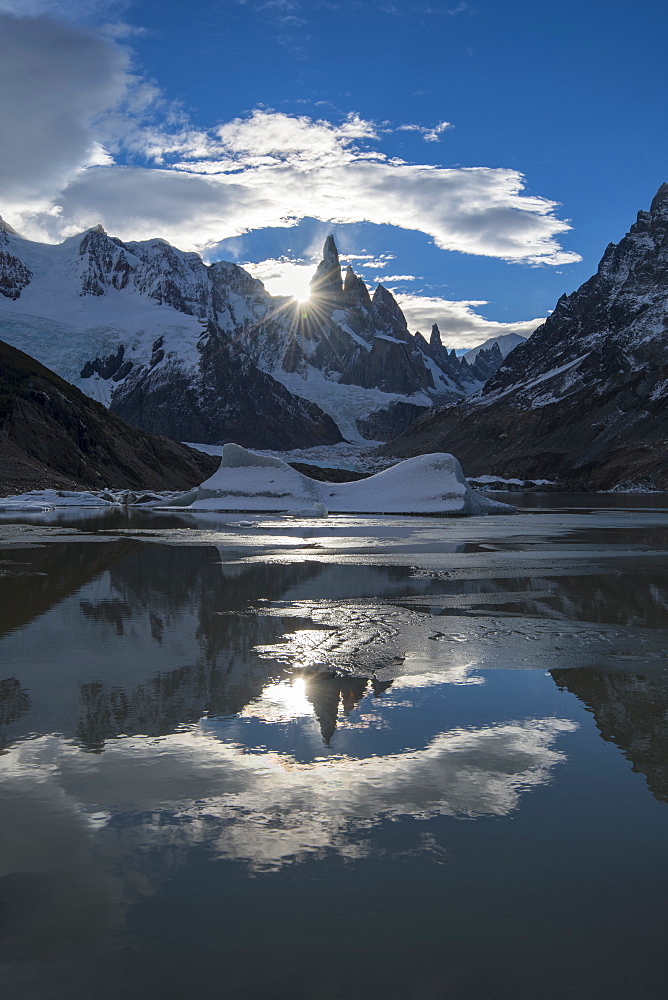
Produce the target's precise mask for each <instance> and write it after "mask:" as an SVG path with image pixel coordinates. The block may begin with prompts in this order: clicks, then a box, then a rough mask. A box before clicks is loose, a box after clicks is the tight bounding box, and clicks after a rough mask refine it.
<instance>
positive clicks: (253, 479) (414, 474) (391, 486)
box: [190, 444, 515, 516]
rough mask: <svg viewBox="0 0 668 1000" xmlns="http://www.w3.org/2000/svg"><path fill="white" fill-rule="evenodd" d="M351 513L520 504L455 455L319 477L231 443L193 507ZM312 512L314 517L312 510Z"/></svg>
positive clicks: (465, 511) (457, 510) (476, 510)
mask: <svg viewBox="0 0 668 1000" xmlns="http://www.w3.org/2000/svg"><path fill="white" fill-rule="evenodd" d="M305 508H306V509H308V510H309V511H311V512H312V511H314V510H317V511H319V513H318V514H317V515H316V516H323V510H322V509H321V508H324V512H326V511H331V512H334V513H351V514H452V515H460V516H461V515H471V514H510V513H514V512H515V508H514V507H511V506H509V505H508V504H502V503H497V502H496V501H494V500H490V499H489V498H488V497H484V496H481V495H480V494H479V493H476V492H475V491H474V490H472V489H471V487H470V486H469V485H468V483H467V482H466V479H465V478H464V473H463V472H462V469H461V466H460V464H459V462H458V461H457V459H456V458H455V457H454V456H453V455H448V454H446V453H441V452H438V453H436V454H433V455H420V456H418V457H417V458H409V459H406V460H405V461H404V462H399V463H398V464H397V465H394V466H392V467H391V468H389V469H385V470H384V471H383V472H378V473H376V475H374V476H369V477H368V479H362V480H359V481H357V482H352V483H326V482H316V481H315V480H314V479H309V478H308V477H307V476H303V475H302V474H301V473H300V472H297V471H296V469H293V468H292V467H291V466H289V465H288V464H287V463H286V462H283V461H281V459H279V458H270V457H268V456H266V455H258V454H256V453H255V452H252V451H247V450H246V449H245V448H242V447H240V445H237V444H226V445H225V446H224V447H223V456H222V461H221V464H220V468H219V469H218V471H217V472H215V473H214V474H213V476H211V477H210V478H209V479H207V480H206V482H204V483H202V485H201V486H200V487H199V488H198V490H197V496H196V499H195V501H194V502H193V503H192V505H191V507H190V509H191V510H220V511H223V510H238V511H250V510H263V511H275V512H285V513H291V514H300V515H301V516H305V515H304V513H303V512H304V509H305ZM310 516H314V515H313V514H312V513H311V515H310Z"/></svg>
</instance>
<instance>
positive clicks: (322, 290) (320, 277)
mask: <svg viewBox="0 0 668 1000" xmlns="http://www.w3.org/2000/svg"><path fill="white" fill-rule="evenodd" d="M311 295H313V296H315V297H317V298H320V299H332V298H333V299H336V300H338V299H340V298H341V297H342V296H343V279H342V278H341V264H340V263H339V251H338V250H337V249H336V243H335V242H334V237H333V236H332V235H331V234H330V235H329V236H328V237H327V239H326V240H325V245H324V247H323V248H322V260H321V261H320V263H319V264H318V267H317V268H316V272H315V274H314V275H313V277H312V278H311Z"/></svg>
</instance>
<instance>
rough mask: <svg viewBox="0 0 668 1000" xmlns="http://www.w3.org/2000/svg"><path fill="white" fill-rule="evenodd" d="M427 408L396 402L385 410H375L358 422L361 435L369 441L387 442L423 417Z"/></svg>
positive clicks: (400, 401) (401, 401)
mask: <svg viewBox="0 0 668 1000" xmlns="http://www.w3.org/2000/svg"><path fill="white" fill-rule="evenodd" d="M428 410H429V408H428V407H426V406H416V405H415V404H414V403H405V402H404V401H403V400H400V399H399V400H397V402H396V403H393V404H392V405H391V406H388V407H387V408H386V409H385V410H376V411H375V412H374V413H371V414H370V415H369V416H368V417H367V419H366V420H359V421H358V425H359V429H360V431H361V433H362V434H363V435H364V437H365V438H367V440H369V441H389V440H390V439H391V438H393V437H396V436H397V434H401V433H402V432H403V431H405V430H406V429H407V428H408V427H410V426H411V424H413V423H414V422H415V421H416V420H417V419H418V418H419V417H423V416H424V415H425V413H426V412H428Z"/></svg>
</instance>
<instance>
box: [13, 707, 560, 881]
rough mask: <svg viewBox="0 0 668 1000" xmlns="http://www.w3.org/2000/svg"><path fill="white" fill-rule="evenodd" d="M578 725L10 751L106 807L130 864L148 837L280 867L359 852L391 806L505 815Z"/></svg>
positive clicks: (34, 775) (20, 772)
mask: <svg viewBox="0 0 668 1000" xmlns="http://www.w3.org/2000/svg"><path fill="white" fill-rule="evenodd" d="M575 728H576V726H575V724H574V723H573V722H570V721H567V720H562V719H554V718H548V719H542V720H529V721H526V722H510V723H505V724H501V725H495V726H488V727H484V728H480V729H469V730H463V729H455V730H451V731H450V732H446V733H441V734H440V735H438V736H436V737H435V739H433V740H432V741H431V742H430V743H429V744H428V746H426V747H425V748H424V749H421V750H410V751H406V752H403V753H395V754H391V755H387V756H384V757H368V758H363V759H353V758H350V757H344V756H341V757H328V758H324V759H319V760H316V761H315V762H314V763H311V764H301V763H298V762H297V761H296V760H295V759H294V757H292V756H291V755H289V754H281V753H276V752H267V753H251V752H248V751H246V750H245V749H244V748H243V747H240V746H239V745H237V744H231V743H222V742H219V741H217V740H214V739H212V738H210V736H209V735H208V733H207V729H206V723H203V724H202V726H201V728H199V729H195V730H192V731H190V732H186V733H179V734H176V735H174V736H170V737H166V738H163V739H159V740H155V741H151V742H150V743H149V742H147V741H144V740H140V739H126V740H122V741H120V742H118V743H116V744H112V745H110V746H109V748H108V749H107V751H106V753H105V754H104V756H103V757H91V756H86V755H81V754H79V753H78V752H77V751H76V750H75V749H74V748H73V747H71V746H69V745H66V744H64V743H63V742H62V741H59V740H56V739H55V738H50V739H46V740H39V741H35V742H33V743H26V744H24V745H23V746H22V747H21V748H20V749H18V750H16V751H13V752H12V753H11V755H10V756H9V757H8V758H6V761H7V764H8V772H7V773H6V775H5V780H10V779H12V778H13V779H14V780H18V779H19V777H20V778H21V780H22V781H23V782H24V784H25V787H26V791H27V793H28V794H34V790H35V787H36V785H38V784H39V783H41V782H43V781H45V780H46V778H47V777H48V776H49V775H50V776H51V777H52V779H53V780H54V781H56V782H58V783H59V784H60V786H61V788H62V789H63V794H66V795H67V797H68V799H69V800H70V801H72V802H75V801H76V802H77V803H78V808H80V809H83V810H85V811H86V812H90V813H91V814H96V815H97V816H98V822H97V825H96V826H95V827H93V826H91V828H90V836H91V837H96V838H100V839H101V840H102V841H103V842H104V841H105V840H110V842H111V843H113V844H114V845H115V846H114V850H116V851H118V850H120V851H121V852H123V851H124V850H125V851H127V852H128V853H129V854H132V856H133V861H132V862H131V863H130V865H132V864H137V858H141V857H143V856H145V853H146V852H149V851H150V852H154V851H158V852H162V851H165V850H166V849H168V848H169V849H170V850H175V849H178V850H184V849H186V848H188V847H190V846H193V845H197V844H199V845H204V846H206V847H207V848H208V849H209V850H210V851H211V852H212V853H213V855H214V856H216V857H219V858H228V859H232V860H237V861H242V862H245V863H247V864H249V865H250V866H251V867H252V868H254V869H258V870H262V869H275V868H279V867H281V866H282V865H284V864H286V863H291V862H294V861H298V860H300V859H303V858H305V857H307V856H309V855H313V854H317V853H320V852H322V851H324V850H327V849H331V850H334V851H335V852H337V853H339V854H343V855H346V856H347V855H348V853H349V852H350V851H351V850H353V849H354V839H355V834H356V833H358V832H359V831H360V830H362V829H368V828H369V827H372V826H374V825H376V824H378V823H379V822H380V821H381V820H383V819H387V818H390V819H398V818H401V817H414V818H426V817H430V816H466V817H478V816H506V815H508V814H509V813H511V812H512V811H513V810H515V809H516V808H517V807H518V804H519V800H520V797H521V795H522V793H523V792H526V791H528V790H530V789H531V788H534V787H536V786H539V785H542V784H545V783H546V782H547V781H548V780H549V775H550V771H551V769H552V768H553V767H554V765H555V764H556V763H557V762H558V761H560V760H562V759H563V754H561V753H560V752H558V751H556V750H555V749H554V748H553V747H554V743H555V741H556V740H557V738H558V737H559V736H560V735H561V734H562V733H566V732H572V731H573V730H574V729H575ZM139 764H141V766H138V765H139ZM104 813H108V814H110V815H112V816H114V815H115V814H118V813H122V814H131V815H132V821H131V822H130V823H128V824H127V826H126V825H125V824H124V821H123V817H122V816H120V817H117V818H115V819H112V820H111V821H110V822H109V823H108V824H107V825H106V827H105V824H104ZM10 821H11V817H10V816H7V817H6V822H10ZM128 840H129V841H130V842H129V843H125V841H128Z"/></svg>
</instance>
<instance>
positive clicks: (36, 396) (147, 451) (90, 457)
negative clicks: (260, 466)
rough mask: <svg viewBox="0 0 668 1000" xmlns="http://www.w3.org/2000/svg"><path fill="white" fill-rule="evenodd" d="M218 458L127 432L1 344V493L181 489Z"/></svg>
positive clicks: (97, 405) (71, 388) (207, 473)
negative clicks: (66, 490)
mask: <svg viewBox="0 0 668 1000" xmlns="http://www.w3.org/2000/svg"><path fill="white" fill-rule="evenodd" d="M217 466H218V460H217V459H215V458H212V457H211V456H209V455H203V454H201V453H200V452H196V451H193V450H192V449H190V448H186V447H185V446H184V445H180V444H177V443H176V442H175V441H169V440H168V439H167V438H160V437H153V436H152V435H150V434H145V433H142V432H141V431H139V430H136V429H135V428H134V427H130V426H129V425H128V424H126V423H125V421H123V420H121V419H119V417H117V416H115V415H114V414H111V413H109V412H108V410H106V409H105V408H104V407H103V406H101V404H100V403H96V402H94V401H93V400H92V399H89V398H88V396H85V395H84V394H83V393H82V392H80V390H79V389H76V388H75V387H74V386H72V385H70V384H69V383H68V382H65V381H64V380H63V379H61V378H59V377H58V376H57V375H54V373H53V372H51V371H49V369H48V368H44V366H43V365H40V364H39V362H37V361H35V360H34V359H33V358H31V357H29V356H28V355H27V354H24V353H23V352H22V351H17V350H16V348H14V347H10V346H9V345H8V344H5V343H3V342H2V341H0V495H5V496H6V495H7V494H12V493H20V492H24V491H25V490H31V489H35V488H38V487H39V488H42V489H43V488H45V487H53V488H57V489H59V488H65V489H102V488H104V487H111V488H126V487H127V488H131V489H136V488H140V489H156V490H169V489H188V488H189V487H192V486H196V485H198V484H199V483H200V482H202V481H203V480H204V479H206V478H207V477H208V476H210V475H211V474H212V473H213V472H214V471H215V469H216V468H217Z"/></svg>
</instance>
